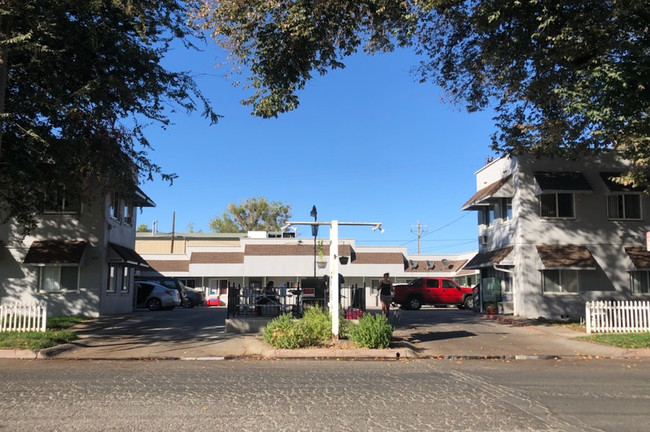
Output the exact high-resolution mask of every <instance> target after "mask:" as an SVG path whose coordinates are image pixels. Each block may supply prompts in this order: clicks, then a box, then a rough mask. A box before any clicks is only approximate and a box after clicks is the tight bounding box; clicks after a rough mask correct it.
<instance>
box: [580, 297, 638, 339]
mask: <svg viewBox="0 0 650 432" xmlns="http://www.w3.org/2000/svg"><path fill="white" fill-rule="evenodd" d="M585 321H586V326H587V333H636V332H647V331H650V301H594V302H587V303H586V304H585Z"/></svg>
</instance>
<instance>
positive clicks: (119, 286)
mask: <svg viewBox="0 0 650 432" xmlns="http://www.w3.org/2000/svg"><path fill="white" fill-rule="evenodd" d="M132 275H133V268H132V267H126V266H123V265H111V266H110V267H109V268H108V285H107V287H106V292H108V293H116V292H118V291H119V292H120V293H122V294H124V293H128V292H129V291H130V290H131V279H132V277H131V276H132Z"/></svg>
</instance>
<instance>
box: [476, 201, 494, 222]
mask: <svg viewBox="0 0 650 432" xmlns="http://www.w3.org/2000/svg"><path fill="white" fill-rule="evenodd" d="M494 210H495V209H494V206H493V205H490V206H485V207H483V209H482V211H481V213H480V214H481V224H482V225H487V226H492V225H494V219H495V211H494Z"/></svg>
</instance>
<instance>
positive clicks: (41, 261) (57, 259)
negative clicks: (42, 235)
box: [23, 240, 88, 266]
mask: <svg viewBox="0 0 650 432" xmlns="http://www.w3.org/2000/svg"><path fill="white" fill-rule="evenodd" d="M87 244H88V242H87V241H85V240H36V241H34V242H33V243H32V244H31V246H30V247H29V251H28V252H27V255H25V260H24V261H23V263H25V264H30V265H37V266H46V265H60V266H79V265H80V263H81V260H82V258H83V256H84V251H85V250H86V245H87Z"/></svg>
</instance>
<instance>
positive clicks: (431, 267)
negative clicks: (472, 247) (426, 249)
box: [405, 260, 467, 273]
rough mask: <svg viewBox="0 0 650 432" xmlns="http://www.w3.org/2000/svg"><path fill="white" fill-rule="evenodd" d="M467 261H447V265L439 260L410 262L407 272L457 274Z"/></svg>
mask: <svg viewBox="0 0 650 432" xmlns="http://www.w3.org/2000/svg"><path fill="white" fill-rule="evenodd" d="M466 262H467V260H454V261H447V264H446V265H445V264H443V263H442V261H441V260H440V261H437V260H429V261H427V260H424V261H420V260H408V264H409V267H408V268H407V269H406V270H405V271H406V272H426V271H435V272H450V273H454V272H457V271H458V270H459V269H461V268H462V267H463V265H464V264H465V263H466Z"/></svg>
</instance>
